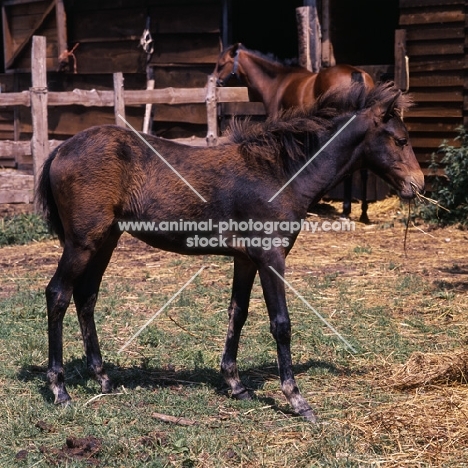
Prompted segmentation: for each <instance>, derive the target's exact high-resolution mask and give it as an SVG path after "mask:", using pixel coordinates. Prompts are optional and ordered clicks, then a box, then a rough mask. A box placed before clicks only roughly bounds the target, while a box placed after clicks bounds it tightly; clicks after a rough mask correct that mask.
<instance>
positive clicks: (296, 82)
mask: <svg viewBox="0 0 468 468" xmlns="http://www.w3.org/2000/svg"><path fill="white" fill-rule="evenodd" d="M214 76H215V77H216V79H217V85H218V86H229V85H231V86H236V85H239V84H241V85H243V86H246V87H247V88H248V90H249V97H250V100H255V101H258V100H260V101H262V102H263V105H264V106H265V111H266V114H267V116H269V117H276V116H277V115H278V113H280V112H281V111H282V110H284V109H289V108H291V107H309V106H311V105H312V104H313V103H314V102H315V101H316V100H317V98H318V97H319V96H320V95H322V94H323V93H325V92H327V91H330V90H333V89H339V88H343V87H345V88H347V87H349V86H351V84H352V83H355V82H357V83H362V85H363V86H364V87H366V88H367V89H370V88H372V87H374V80H373V79H372V77H371V76H370V75H369V74H368V73H367V72H365V71H364V70H361V69H360V68H357V67H354V66H352V65H335V66H333V67H329V68H323V69H321V70H320V71H319V72H318V73H312V72H310V71H309V70H307V69H305V68H303V67H298V66H286V65H283V64H281V63H279V62H278V61H276V60H274V59H272V58H271V57H269V56H266V55H264V54H262V53H260V52H257V51H252V50H250V49H247V48H246V47H244V46H243V45H242V44H240V43H237V44H234V45H232V46H230V47H228V48H227V49H225V50H224V51H223V52H222V53H221V54H220V56H219V58H218V62H217V64H216V67H215V70H214ZM360 175H361V192H362V193H361V197H362V202H361V216H360V218H359V221H361V222H363V223H366V224H368V223H369V222H370V221H369V218H368V216H367V209H368V203H367V177H368V174H367V170H366V169H362V170H361V171H360ZM352 177H353V176H352V174H349V175H348V176H347V177H345V179H344V180H343V183H344V196H343V212H342V215H341V216H343V217H345V218H349V215H350V214H351V200H352Z"/></svg>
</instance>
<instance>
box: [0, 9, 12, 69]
mask: <svg viewBox="0 0 468 468" xmlns="http://www.w3.org/2000/svg"><path fill="white" fill-rule="evenodd" d="M2 29H3V51H4V58H3V65H4V67H5V68H6V63H7V60H8V57H10V56H11V55H12V54H13V47H14V45H13V37H12V34H11V29H10V24H9V22H8V15H7V12H6V7H5V5H2Z"/></svg>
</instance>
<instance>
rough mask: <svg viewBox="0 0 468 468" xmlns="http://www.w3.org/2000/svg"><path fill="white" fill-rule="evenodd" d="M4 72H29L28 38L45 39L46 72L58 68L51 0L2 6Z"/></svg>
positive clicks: (54, 22)
mask: <svg viewBox="0 0 468 468" xmlns="http://www.w3.org/2000/svg"><path fill="white" fill-rule="evenodd" d="M2 3H3V5H2V16H3V17H2V20H3V42H4V53H5V68H6V69H7V70H8V69H10V70H13V69H14V70H16V71H29V70H30V69H31V36H32V34H33V33H34V34H36V35H41V36H45V37H46V39H47V51H46V52H47V68H48V69H49V70H54V69H57V67H58V56H59V52H58V47H57V25H56V17H55V14H54V2H53V1H51V0H39V1H38V0H30V1H27V2H26V1H12V0H10V1H4V2H2Z"/></svg>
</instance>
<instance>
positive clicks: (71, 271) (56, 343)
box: [46, 244, 91, 404]
mask: <svg viewBox="0 0 468 468" xmlns="http://www.w3.org/2000/svg"><path fill="white" fill-rule="evenodd" d="M90 256H91V253H90V252H89V251H87V250H81V249H77V248H74V247H72V246H71V245H70V244H65V248H64V251H63V254H62V257H61V259H60V261H59V264H58V267H57V270H56V272H55V274H54V276H53V277H52V279H51V280H50V282H49V284H48V285H47V288H46V299H47V320H48V336H49V366H48V370H47V378H48V380H49V383H50V388H51V389H52V391H53V392H54V395H55V403H56V404H59V403H66V402H68V401H69V400H70V399H71V398H70V395H69V394H68V392H67V390H66V388H65V376H64V371H63V317H64V316H65V312H66V311H67V308H68V305H69V303H70V299H71V296H72V292H73V285H74V282H75V280H76V278H77V277H78V276H79V275H80V274H81V273H82V272H83V270H84V269H85V267H86V264H87V263H88V261H89V258H90Z"/></svg>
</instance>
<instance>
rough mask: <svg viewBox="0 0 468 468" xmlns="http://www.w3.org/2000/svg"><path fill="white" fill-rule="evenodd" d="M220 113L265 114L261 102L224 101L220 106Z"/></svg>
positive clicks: (227, 114)
mask: <svg viewBox="0 0 468 468" xmlns="http://www.w3.org/2000/svg"><path fill="white" fill-rule="evenodd" d="M220 115H226V116H229V115H263V116H264V115H266V113H265V106H264V105H263V103H262V102H226V103H224V104H222V105H221V106H220Z"/></svg>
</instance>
